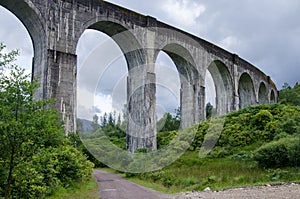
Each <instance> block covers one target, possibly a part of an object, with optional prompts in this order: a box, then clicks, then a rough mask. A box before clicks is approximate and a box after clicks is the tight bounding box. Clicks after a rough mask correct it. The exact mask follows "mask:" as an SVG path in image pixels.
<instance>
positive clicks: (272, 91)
mask: <svg viewBox="0 0 300 199" xmlns="http://www.w3.org/2000/svg"><path fill="white" fill-rule="evenodd" d="M270 103H276V98H275V92H274V90H273V89H272V90H271V95H270Z"/></svg>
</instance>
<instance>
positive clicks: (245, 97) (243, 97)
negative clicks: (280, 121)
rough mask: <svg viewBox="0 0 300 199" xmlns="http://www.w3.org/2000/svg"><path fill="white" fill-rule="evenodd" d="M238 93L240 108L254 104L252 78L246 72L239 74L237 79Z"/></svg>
mask: <svg viewBox="0 0 300 199" xmlns="http://www.w3.org/2000/svg"><path fill="white" fill-rule="evenodd" d="M238 93H239V107H240V108H244V107H247V106H250V105H254V104H256V97H255V90H254V84H253V80H252V78H251V76H250V75H249V74H248V73H243V74H242V75H241V77H240V79H239V86H238Z"/></svg>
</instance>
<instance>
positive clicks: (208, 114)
mask: <svg viewBox="0 0 300 199" xmlns="http://www.w3.org/2000/svg"><path fill="white" fill-rule="evenodd" d="M213 108H214V107H213V105H211V103H210V102H208V103H207V104H206V107H205V110H206V119H209V118H211V116H212V112H213Z"/></svg>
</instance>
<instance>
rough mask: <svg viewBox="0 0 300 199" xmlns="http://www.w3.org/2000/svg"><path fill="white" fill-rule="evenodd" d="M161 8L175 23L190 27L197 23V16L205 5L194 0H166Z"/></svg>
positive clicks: (203, 9)
mask: <svg viewBox="0 0 300 199" xmlns="http://www.w3.org/2000/svg"><path fill="white" fill-rule="evenodd" d="M161 10H162V11H164V12H166V14H167V16H168V18H169V19H171V20H172V21H173V22H174V23H176V24H177V25H179V26H183V27H190V26H194V25H195V24H197V18H198V17H199V16H200V15H201V14H202V13H203V12H204V11H205V6H204V5H202V4H199V3H197V2H196V1H188V0H167V1H164V3H163V5H162V6H161Z"/></svg>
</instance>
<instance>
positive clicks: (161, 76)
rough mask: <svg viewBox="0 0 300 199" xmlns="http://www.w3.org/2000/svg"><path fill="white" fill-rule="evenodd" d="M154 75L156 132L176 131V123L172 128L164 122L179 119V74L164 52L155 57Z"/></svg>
mask: <svg viewBox="0 0 300 199" xmlns="http://www.w3.org/2000/svg"><path fill="white" fill-rule="evenodd" d="M155 74H156V118H157V131H164V130H171V129H172V128H175V129H176V128H177V129H178V128H179V126H178V127H177V126H176V125H177V123H176V122H175V123H176V124H175V125H174V126H170V125H169V124H168V123H167V122H169V123H170V121H166V120H171V121H172V122H173V121H179V119H180V118H179V117H180V116H179V115H178V114H179V113H180V112H179V109H180V79H179V73H178V71H177V68H176V65H175V63H174V62H173V60H172V59H171V58H170V57H169V56H168V55H167V54H166V53H165V52H164V51H160V52H159V54H158V56H157V60H156V64H155ZM170 116H171V117H172V118H170ZM168 125H169V126H168Z"/></svg>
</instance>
